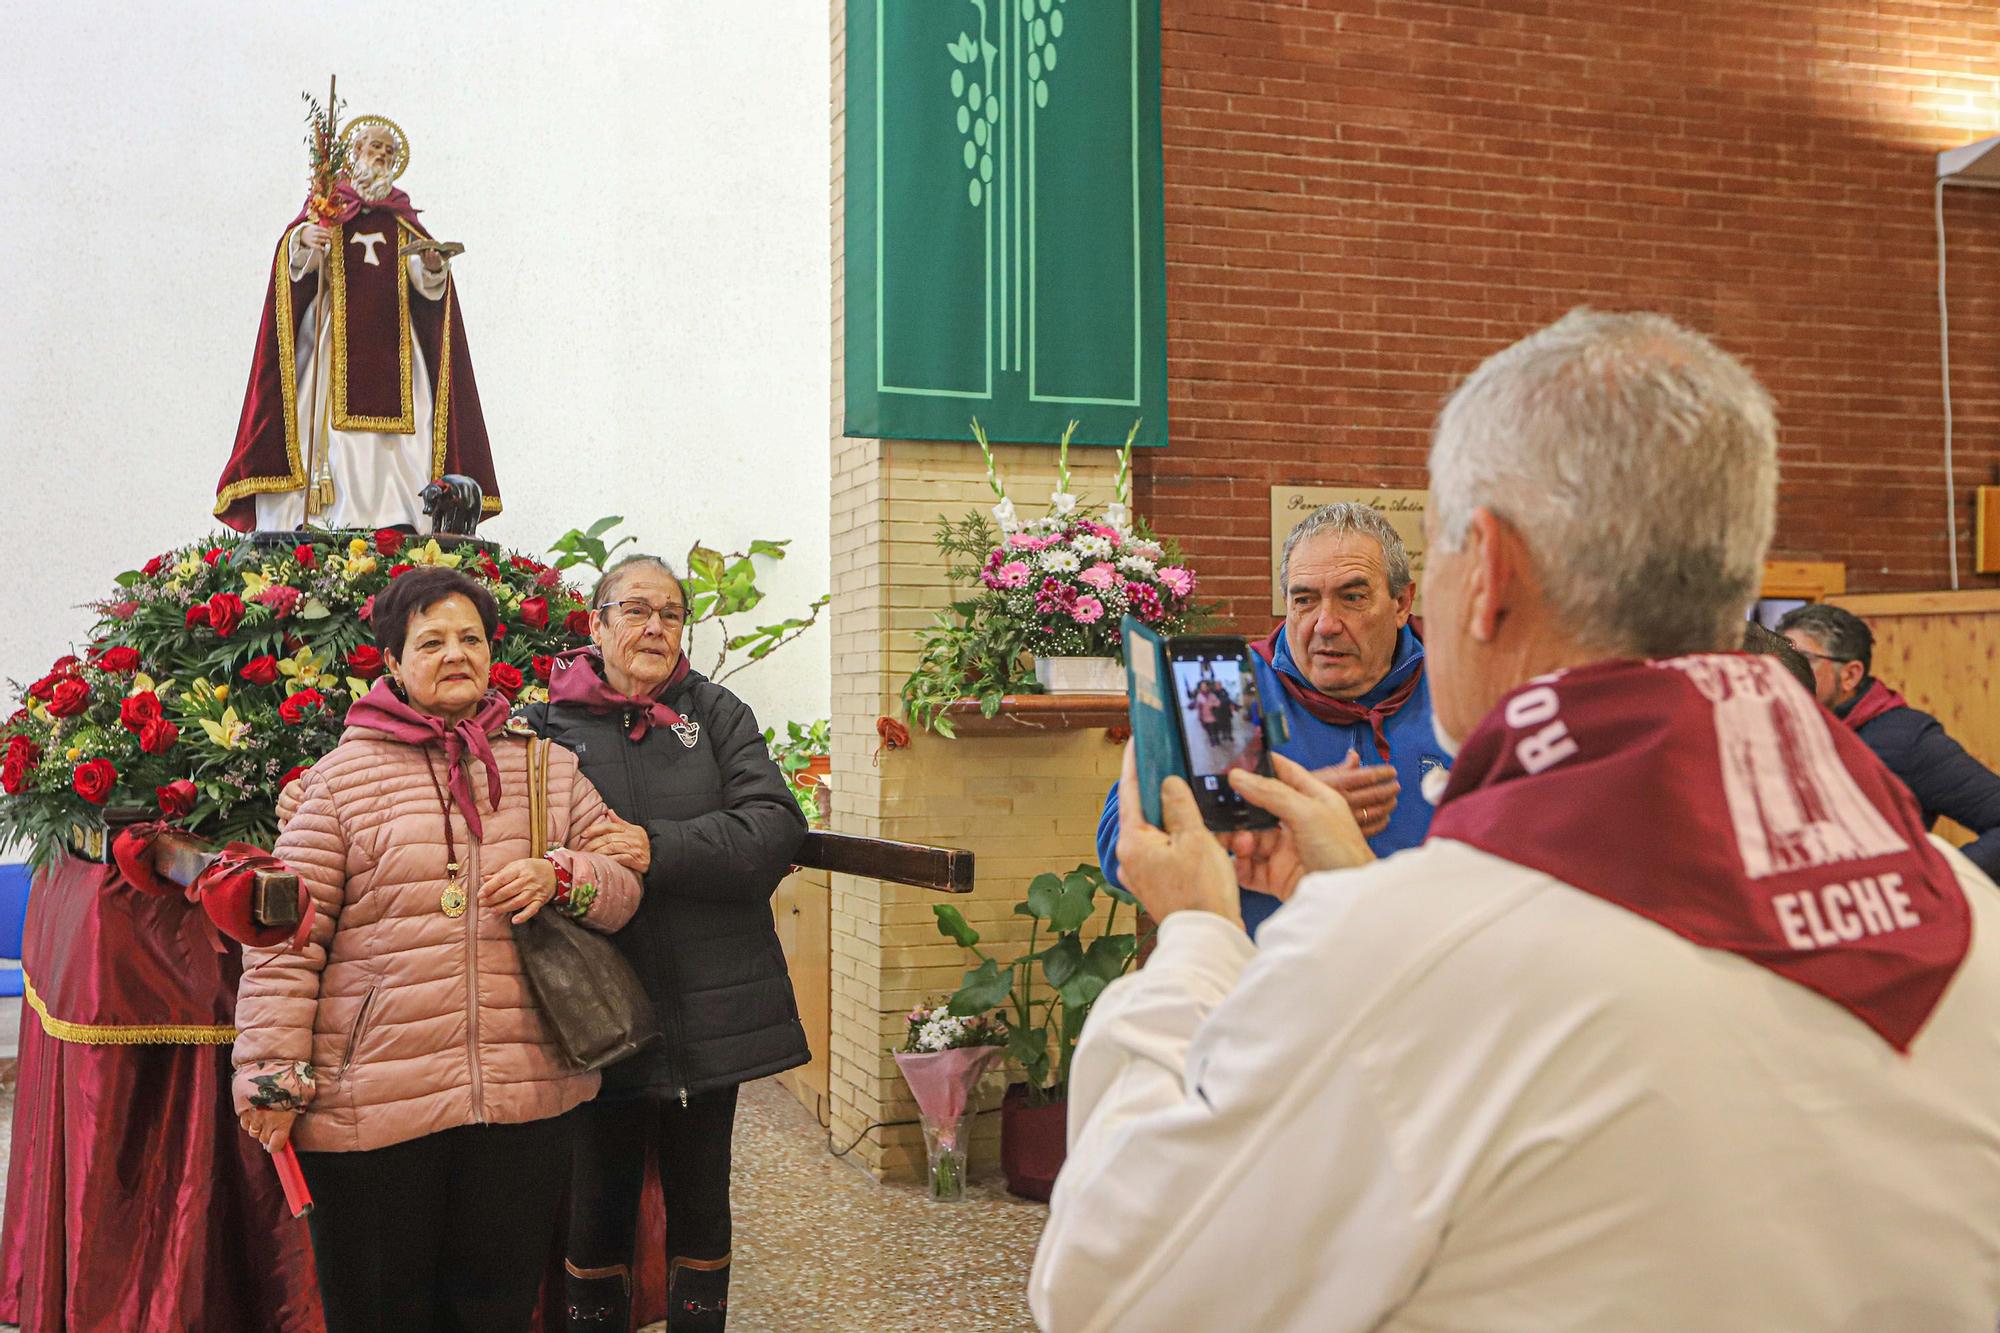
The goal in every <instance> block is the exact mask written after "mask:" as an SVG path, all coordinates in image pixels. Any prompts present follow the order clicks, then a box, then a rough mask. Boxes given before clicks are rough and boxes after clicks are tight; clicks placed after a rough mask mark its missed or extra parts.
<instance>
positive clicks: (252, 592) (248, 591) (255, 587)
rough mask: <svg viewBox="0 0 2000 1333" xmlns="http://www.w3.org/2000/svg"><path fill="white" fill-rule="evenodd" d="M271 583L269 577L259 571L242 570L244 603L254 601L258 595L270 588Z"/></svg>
mask: <svg viewBox="0 0 2000 1333" xmlns="http://www.w3.org/2000/svg"><path fill="white" fill-rule="evenodd" d="M271 582H272V579H271V576H270V575H269V574H266V573H265V572H264V571H263V570H261V569H246V570H244V571H243V600H244V601H246V602H248V601H252V600H254V599H255V598H256V596H257V594H258V593H260V592H263V591H264V590H265V589H266V588H269V587H270V586H271Z"/></svg>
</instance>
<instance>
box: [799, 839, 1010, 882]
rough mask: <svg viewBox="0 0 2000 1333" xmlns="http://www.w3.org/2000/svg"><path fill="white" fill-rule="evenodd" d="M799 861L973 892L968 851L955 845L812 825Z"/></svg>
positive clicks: (805, 865) (864, 875)
mask: <svg viewBox="0 0 2000 1333" xmlns="http://www.w3.org/2000/svg"><path fill="white" fill-rule="evenodd" d="M798 865H799V866H800V867H801V868H802V869H806V870H830V871H833V872H834V873H835V874H840V875H859V876H861V877H862V878H863V879H882V880H888V881H889V882H890V883H892V884H911V885H915V886H916V887H917V888H920V889H936V890H937V891H938V892H939V893H971V892H972V853H971V852H968V851H966V850H964V849H963V848H959V847H931V846H928V845H926V844H924V843H920V842H896V841H894V840H893V839H889V838H862V837H857V836H856V835H854V834H851V833H829V832H827V831H826V830H825V829H814V830H813V831H812V832H810V833H808V834H806V840H805V843H804V845H802V846H801V847H800V848H799V852H798Z"/></svg>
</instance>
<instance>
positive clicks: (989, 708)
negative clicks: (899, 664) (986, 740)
mask: <svg viewBox="0 0 2000 1333" xmlns="http://www.w3.org/2000/svg"><path fill="white" fill-rule="evenodd" d="M936 540H937V547H938V550H939V551H941V552H943V553H944V555H945V557H946V558H947V559H948V560H949V561H950V562H951V563H950V565H949V566H948V567H947V573H948V575H949V577H950V578H951V581H952V582H953V583H955V584H969V583H972V582H974V581H975V580H976V579H977V578H978V577H979V570H980V567H981V565H982V564H983V562H984V561H985V559H986V556H987V553H988V552H989V551H991V550H992V549H993V548H994V546H996V545H997V544H998V543H999V540H1000V538H999V533H998V532H997V531H996V530H995V528H994V526H993V524H992V522H991V521H989V520H988V519H987V517H986V515H985V514H982V513H971V514H967V515H965V516H964V517H963V518H961V519H958V520H956V521H954V520H952V519H949V518H945V517H942V516H940V517H939V519H938V528H937V538H936ZM983 610H984V608H982V606H981V604H980V600H979V598H978V597H977V596H974V597H971V598H967V599H965V600H961V601H956V602H953V603H952V604H951V605H950V606H949V607H947V608H945V609H944V610H943V611H940V612H938V614H937V618H936V621H935V622H934V623H933V624H932V625H931V627H930V628H928V629H925V630H922V631H920V632H919V633H920V639H921V644H922V646H921V647H920V649H919V650H918V654H917V669H916V670H915V671H913V672H911V673H910V677H909V679H908V680H906V681H904V682H903V715H904V716H905V717H907V718H909V719H910V720H911V721H912V722H915V723H916V724H917V725H919V726H923V727H929V728H930V729H931V730H933V731H935V732H937V734H938V735H940V736H944V737H946V738H950V737H952V736H954V735H955V734H956V731H955V729H954V728H953V727H952V725H951V719H950V718H949V717H947V716H946V715H945V712H944V710H945V708H946V706H947V705H949V704H952V703H956V702H957V701H958V700H960V699H977V700H979V711H980V712H981V713H983V714H985V715H986V716H987V717H992V716H993V715H994V714H995V713H997V712H999V711H1000V700H1001V699H1002V698H1004V697H1005V696H1007V695H1009V694H1039V693H1041V689H1042V687H1041V686H1040V685H1039V684H1038V683H1036V681H1035V667H1034V660H1033V657H1032V655H1031V653H1030V647H1029V639H1030V635H1031V634H1032V633H1033V631H1034V628H1035V627H1034V624H1033V622H1031V621H1027V620H1016V619H1012V618H1010V617H1006V616H996V615H988V614H982V612H983Z"/></svg>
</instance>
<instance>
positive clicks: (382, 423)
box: [215, 116, 500, 532]
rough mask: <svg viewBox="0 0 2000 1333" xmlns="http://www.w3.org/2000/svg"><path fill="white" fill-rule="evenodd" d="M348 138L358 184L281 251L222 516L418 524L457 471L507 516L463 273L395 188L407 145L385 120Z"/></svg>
mask: <svg viewBox="0 0 2000 1333" xmlns="http://www.w3.org/2000/svg"><path fill="white" fill-rule="evenodd" d="M343 138H344V139H345V141H346V144H347V171H346V174H345V175H344V176H342V177H340V178H339V179H338V180H337V182H336V183H335V186H334V189H333V191H332V193H331V196H330V197H328V198H325V199H308V200H307V201H306V206H305V207H304V208H303V209H301V210H300V212H299V215H298V217H296V218H294V219H293V220H292V224H291V225H290V226H289V227H287V228H286V229H285V235H284V237H283V239H281V240H280V241H279V242H278V253H277V258H276V260H275V262H274V264H273V267H272V273H271V280H270V283H269V285H268V287H267V288H266V290H265V294H264V319H263V325H262V327H261V328H260V329H259V330H258V334H257V354H256V357H255V360H254V361H253V363H252V365H251V369H250V387H249V390H248V392H247V393H246V394H245V395H244V400H243V415H242V418H241V420H240V421H239V422H238V424H237V428H236V446H235V449H234V451H233V452H232V454H231V455H230V459H229V463H228V465H227V466H226V467H225V468H224V469H223V473H222V478H221V480H220V481H219V482H218V483H217V484H216V496H215V515H216V517H218V518H220V519H221V520H222V521H223V522H224V523H227V524H228V525H229V526H230V527H233V528H237V529H239V530H243V531H248V530H250V529H251V528H253V527H254V528H257V529H262V530H266V531H272V530H275V531H283V532H289V531H292V530H293V529H295V528H299V527H302V526H306V525H308V524H309V525H310V526H312V527H316V528H326V529H339V528H383V527H392V526H395V525H398V524H402V525H408V526H412V527H413V526H415V524H416V522H417V520H418V518H419V516H420V515H421V514H422V512H423V504H422V501H421V500H420V499H419V493H420V492H421V491H422V490H423V488H424V487H425V486H426V485H428V484H429V483H430V482H432V481H435V480H437V479H439V478H441V477H443V476H445V475H446V474H448V473H456V474H460V475H465V476H469V477H471V478H472V479H473V480H474V481H477V482H478V483H479V484H480V486H481V488H482V489H483V490H484V492H485V497H484V512H485V513H487V514H494V513H498V512H499V509H500V494H499V487H498V485H497V484H496V483H495V481H494V477H493V460H492V453H491V451H490V449H489V447H488V445H487V440H486V419H485V416H484V414H483V413H481V411H480V408H479V387H478V385H477V384H476V383H475V382H474V381H473V378H472V355H471V352H470V350H469V348H468V347H467V344H466V338H465V326H464V322H463V318H462V314H461V312H460V310H459V308H458V293H457V289H456V287H455V286H454V285H453V282H452V277H451V268H450V265H449V263H448V262H447V260H446V258H445V257H444V255H443V254H441V253H440V251H439V250H438V249H437V248H436V246H435V243H434V242H432V240H431V236H430V233H429V232H428V231H426V230H425V229H424V227H423V224H422V223H420V222H418V221H417V210H416V209H415V208H414V207H413V206H412V205H411V203H410V197H409V195H407V194H405V193H404V192H403V191H401V190H399V189H397V188H396V186H395V181H396V178H397V177H398V176H400V175H402V173H403V171H404V169H405V168H406V167H407V166H408V165H409V156H410V151H409V141H408V140H407V139H406V138H404V136H403V131H402V130H401V128H399V127H398V126H397V125H396V124H395V123H394V122H393V121H390V120H388V119H386V118H384V117H381V116H356V117H355V118H354V119H352V120H350V121H349V122H348V123H347V127H346V130H345V131H344V133H343ZM410 246H416V247H418V248H417V249H415V250H414V251H412V252H411V253H410V254H408V255H407V256H405V255H404V254H403V251H404V249H405V248H406V247H410Z"/></svg>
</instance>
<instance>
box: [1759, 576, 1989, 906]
mask: <svg viewBox="0 0 2000 1333" xmlns="http://www.w3.org/2000/svg"><path fill="white" fill-rule="evenodd" d="M1778 632H1779V633H1780V634H1783V635H1784V636H1785V637H1786V638H1787V639H1790V640H1791V641H1792V647H1794V648H1796V649H1798V650H1799V651H1800V652H1801V653H1803V654H1805V656H1806V659H1807V660H1808V661H1810V662H1811V663H1812V668H1813V693H1814V694H1815V695H1816V696H1817V697H1818V698H1819V701H1820V703H1822V704H1824V705H1825V706H1826V707H1828V708H1830V709H1832V710H1833V713H1834V716H1836V717H1838V718H1840V719H1841V720H1842V721H1843V722H1845V723H1847V725H1848V726H1849V727H1851V728H1853V729H1854V734H1855V735H1857V736H1859V737H1860V738H1861V740H1862V743H1863V744H1865V745H1866V746H1867V747H1868V748H1869V749H1871V750H1873V751H1874V752H1875V757H1876V758H1877V759H1880V760H1881V761H1882V762H1883V764H1884V765H1886V766H1887V767H1888V769H1889V771H1890V772H1891V773H1894V774H1895V775H1896V776H1897V777H1899V778H1901V779H1902V780H1903V785H1904V786H1906V787H1908V788H1909V789H1910V794H1911V795H1913V796H1915V797H1916V798H1917V805H1918V806H1919V807H1920V808H1921V809H1922V811H1923V815H1924V827H1926V828H1929V827H1930V826H1931V825H1933V824H1935V823H1937V820H1938V816H1939V815H1944V816H1947V817H1948V818H1951V819H1955V820H1957V821H1958V822H1959V823H1960V824H1963V825H1964V826H1965V827H1966V828H1968V829H1970V830H1972V832H1973V835H1974V840H1973V841H1972V842H1969V843H1967V844H1966V845H1965V846H1963V847H1961V848H1959V850H1960V851H1962V852H1964V853H1965V856H1966V859H1967V860H1969V861H1971V862H1972V864H1974V865H1976V866H1978V867H1979V868H1980V869H1981V870H1984V871H1985V872H1986V874H1987V877H1988V878H1989V879H1995V880H2000V774H1995V773H1994V771H1993V770H1992V769H1990V768H1988V767H1987V766H1986V765H1984V764H1982V763H1980V762H1979V761H1978V760H1977V759H1974V758H1973V757H1972V756H1971V755H1969V754H1967V753H1966V752H1965V747H1964V746H1962V745H1960V744H1959V743H1958V742H1957V741H1955V740H1953V739H1952V738H1951V736H1950V735H1949V734H1947V733H1946V731H1945V729H1944V728H1943V727H1942V726H1940V725H1939V724H1938V720H1937V719H1936V718H1934V717H1932V716H1931V715H1930V714H1929V713H1925V712H1922V711H1920V710H1918V709H1915V708H1912V707H1910V706H1909V704H1907V703H1906V702H1904V700H1903V696H1902V695H1900V694H1898V693H1896V692H1895V691H1894V690H1892V689H1890V688H1889V687H1888V686H1887V685H1884V684H1883V683H1882V682H1881V681H1879V680H1877V679H1875V677H1874V676H1873V675H1872V674H1870V671H1871V668H1872V667H1873V665H1874V656H1875V634H1874V631H1872V630H1870V629H1869V628H1868V622H1867V621H1865V620H1863V619H1862V618H1861V617H1860V616H1857V615H1855V614H1854V613H1853V612H1852V611H1849V610H1847V609H1845V608H1844V607H1838V606H1823V605H1814V606H1802V607H1800V608H1798V609H1797V610H1796V611H1793V612H1790V613H1789V614H1787V615H1786V616H1785V618H1784V619H1783V620H1780V621H1779V622H1778Z"/></svg>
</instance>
